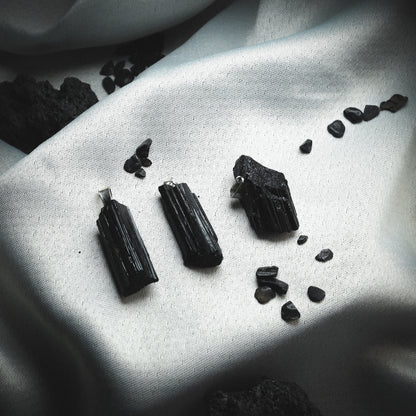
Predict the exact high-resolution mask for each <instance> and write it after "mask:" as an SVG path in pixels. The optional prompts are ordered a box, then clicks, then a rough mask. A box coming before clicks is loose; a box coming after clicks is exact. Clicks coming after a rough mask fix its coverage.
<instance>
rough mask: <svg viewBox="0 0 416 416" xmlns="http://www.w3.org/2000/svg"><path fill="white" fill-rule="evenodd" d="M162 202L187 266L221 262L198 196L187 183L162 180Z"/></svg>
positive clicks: (211, 265)
mask: <svg viewBox="0 0 416 416" xmlns="http://www.w3.org/2000/svg"><path fill="white" fill-rule="evenodd" d="M159 192H160V195H161V197H162V205H163V209H164V212H165V215H166V218H167V220H168V222H169V225H170V227H171V229H172V231H173V234H174V235H175V238H176V241H177V243H178V245H179V247H180V249H181V252H182V257H183V262H184V264H185V266H189V267H213V266H217V265H219V264H220V263H221V262H222V259H223V256H222V251H221V248H220V246H219V244H218V238H217V236H216V234H215V232H214V229H213V228H212V225H211V223H210V222H209V220H208V218H207V216H206V214H205V212H204V210H203V209H202V206H201V204H200V203H199V200H198V197H197V196H196V195H195V194H194V193H192V192H191V190H190V189H189V186H188V185H187V184H186V183H178V184H177V183H174V182H165V183H164V184H163V185H161V186H159Z"/></svg>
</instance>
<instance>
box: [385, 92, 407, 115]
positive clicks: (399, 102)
mask: <svg viewBox="0 0 416 416" xmlns="http://www.w3.org/2000/svg"><path fill="white" fill-rule="evenodd" d="M407 101H408V98H407V97H405V96H403V95H401V94H394V95H393V96H392V97H391V98H390V99H389V100H388V101H383V102H382V103H381V104H380V110H388V111H391V112H392V113H395V112H396V111H399V110H400V109H401V108H403V107H404V106H405V105H406V103H407Z"/></svg>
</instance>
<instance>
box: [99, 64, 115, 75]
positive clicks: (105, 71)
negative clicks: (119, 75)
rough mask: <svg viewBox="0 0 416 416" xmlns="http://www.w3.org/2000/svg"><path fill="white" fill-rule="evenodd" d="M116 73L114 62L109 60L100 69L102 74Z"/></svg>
mask: <svg viewBox="0 0 416 416" xmlns="http://www.w3.org/2000/svg"><path fill="white" fill-rule="evenodd" d="M113 74H114V62H113V61H108V62H107V63H106V64H104V65H103V67H102V68H101V70H100V75H106V76H109V75H113Z"/></svg>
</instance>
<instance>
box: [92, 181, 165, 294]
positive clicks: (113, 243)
mask: <svg viewBox="0 0 416 416" xmlns="http://www.w3.org/2000/svg"><path fill="white" fill-rule="evenodd" d="M100 196H101V199H102V200H103V202H104V207H103V208H102V209H101V213H100V216H99V218H98V220H97V227H98V231H99V232H100V239H101V243H102V246H103V248H104V253H105V255H106V257H107V261H108V264H109V266H110V268H111V272H112V274H113V278H114V281H115V283H116V286H117V289H118V291H119V293H120V295H121V296H128V295H131V294H133V293H135V292H137V291H139V290H140V289H142V288H143V287H145V286H146V285H148V284H150V283H155V282H157V281H158V280H159V279H158V277H157V275H156V272H155V269H154V268H153V265H152V262H151V260H150V257H149V254H148V252H147V249H146V247H145V245H144V243H143V240H142V238H141V237H140V234H139V231H138V230H137V227H136V224H135V223H134V220H133V217H132V216H131V213H130V210H129V209H128V208H127V207H126V206H125V205H122V204H120V203H119V202H117V201H116V200H114V199H111V191H110V189H104V190H102V191H100Z"/></svg>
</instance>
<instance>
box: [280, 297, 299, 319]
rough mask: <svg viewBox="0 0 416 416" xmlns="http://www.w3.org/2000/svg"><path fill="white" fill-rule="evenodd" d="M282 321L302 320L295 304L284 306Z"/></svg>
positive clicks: (290, 303)
mask: <svg viewBox="0 0 416 416" xmlns="http://www.w3.org/2000/svg"><path fill="white" fill-rule="evenodd" d="M281 312H282V319H283V320H285V321H296V320H298V319H299V318H300V312H299V311H298V309H297V308H296V306H295V305H294V304H293V302H290V301H289V302H286V303H285V304H284V305H283V306H282V310H281Z"/></svg>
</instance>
